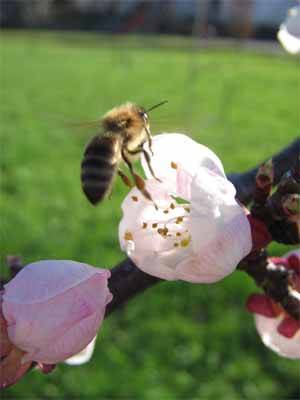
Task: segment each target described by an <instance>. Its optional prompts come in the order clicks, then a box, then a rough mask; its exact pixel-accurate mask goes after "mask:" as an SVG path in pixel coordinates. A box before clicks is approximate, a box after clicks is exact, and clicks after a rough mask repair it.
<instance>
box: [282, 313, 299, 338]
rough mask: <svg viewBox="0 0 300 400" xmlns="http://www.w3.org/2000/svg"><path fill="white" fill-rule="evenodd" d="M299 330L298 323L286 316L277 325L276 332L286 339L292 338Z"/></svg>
mask: <svg viewBox="0 0 300 400" xmlns="http://www.w3.org/2000/svg"><path fill="white" fill-rule="evenodd" d="M299 329H300V322H299V321H296V320H295V319H294V318H292V317H290V316H286V317H285V318H284V319H283V320H282V321H281V322H280V324H279V325H278V327H277V332H278V333H280V335H283V336H285V337H287V338H292V337H293V336H295V334H296V333H297V332H298V330H299Z"/></svg>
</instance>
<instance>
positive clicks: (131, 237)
mask: <svg viewBox="0 0 300 400" xmlns="http://www.w3.org/2000/svg"><path fill="white" fill-rule="evenodd" d="M124 239H125V240H133V235H132V233H131V232H129V231H126V232H125V234H124Z"/></svg>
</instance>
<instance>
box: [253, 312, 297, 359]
mask: <svg viewBox="0 0 300 400" xmlns="http://www.w3.org/2000/svg"><path fill="white" fill-rule="evenodd" d="M280 321H281V317H277V318H268V317H263V316H261V315H258V314H256V315H255V324H256V329H257V331H258V333H259V335H260V337H261V339H262V341H263V343H264V344H265V345H266V346H267V347H269V348H270V349H271V350H273V351H274V352H276V353H277V354H278V355H281V356H283V357H287V358H292V359H299V358H300V331H298V332H297V333H296V335H295V336H293V337H292V338H290V339H288V338H286V337H284V336H282V335H281V334H279V333H278V332H277V327H278V325H279V324H280Z"/></svg>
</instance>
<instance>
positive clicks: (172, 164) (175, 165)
mask: <svg viewBox="0 0 300 400" xmlns="http://www.w3.org/2000/svg"><path fill="white" fill-rule="evenodd" d="M171 168H173V169H177V168H178V165H177V164H176V163H174V162H173V161H172V162H171Z"/></svg>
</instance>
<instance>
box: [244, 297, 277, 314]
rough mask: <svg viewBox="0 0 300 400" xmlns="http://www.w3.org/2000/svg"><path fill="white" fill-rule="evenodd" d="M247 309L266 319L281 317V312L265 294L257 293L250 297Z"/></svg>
mask: <svg viewBox="0 0 300 400" xmlns="http://www.w3.org/2000/svg"><path fill="white" fill-rule="evenodd" d="M246 307H247V310H248V311H249V312H251V313H255V314H259V315H263V316H264V317H269V318H275V317H277V316H278V315H279V310H277V309H276V307H274V305H273V302H272V300H271V299H270V298H269V297H268V296H266V295H264V294H257V293H256V294H252V295H251V296H249V298H248V300H247V304H246Z"/></svg>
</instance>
